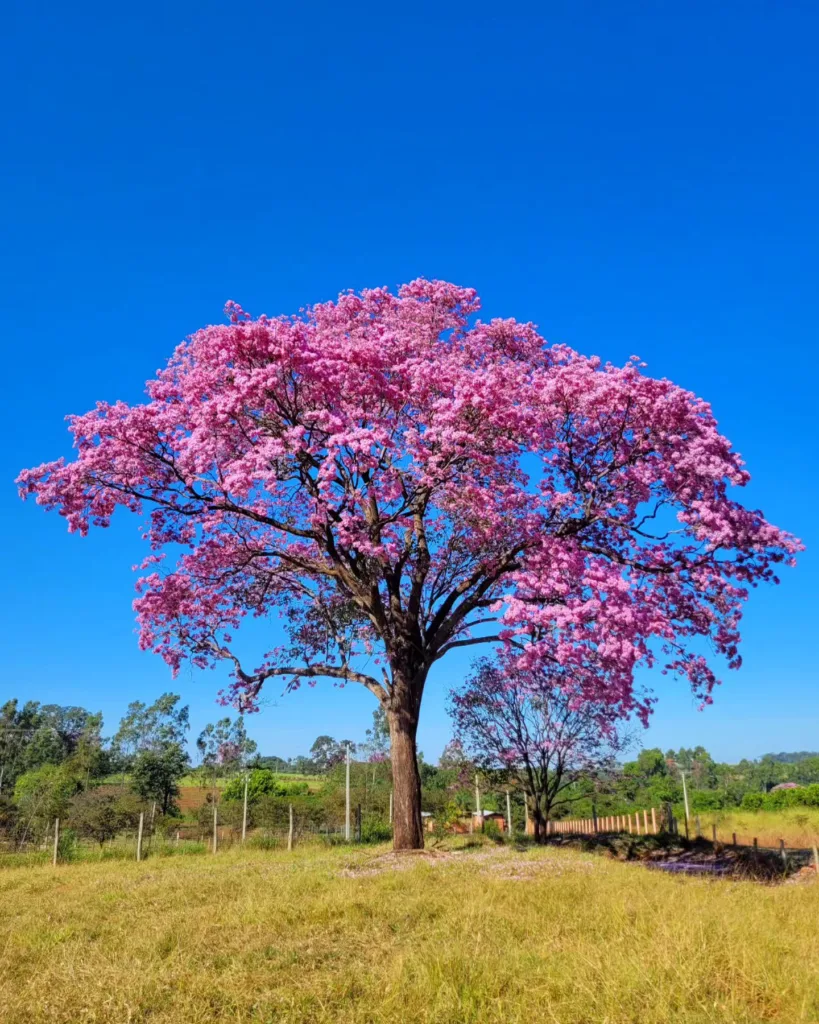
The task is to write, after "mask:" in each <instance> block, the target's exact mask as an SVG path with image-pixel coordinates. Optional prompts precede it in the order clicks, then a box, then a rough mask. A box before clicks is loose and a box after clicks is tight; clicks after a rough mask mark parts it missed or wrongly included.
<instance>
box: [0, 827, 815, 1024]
mask: <svg viewBox="0 0 819 1024" xmlns="http://www.w3.org/2000/svg"><path fill="white" fill-rule="evenodd" d="M818 943H819V886H817V885H815V884H813V885H786V886H780V887H763V886H759V885H756V884H753V883H725V882H707V881H703V880H693V879H685V878H682V879H680V878H670V877H667V876H665V875H660V874H657V873H653V872H650V871H648V870H646V869H645V868H643V867H640V866H637V865H630V864H622V863H616V862H611V861H607V860H605V859H603V858H601V857H599V856H597V857H595V856H591V855H583V854H579V853H576V852H573V851H566V850H563V851H561V850H554V849H552V850H532V851H529V852H518V851H516V850H514V849H513V848H508V847H507V848H502V849H497V848H492V847H485V848H483V849H478V850H477V851H452V850H450V851H449V852H446V851H445V852H444V853H442V854H438V855H437V856H430V855H424V856H415V857H414V856H406V857H404V858H402V859H398V860H396V859H395V858H394V856H393V855H392V854H390V853H388V852H387V851H386V849H384V848H379V849H376V850H373V849H370V850H355V851H351V850H349V849H335V850H332V849H331V850H327V849H318V848H316V849H313V850H310V849H300V850H298V851H296V852H295V853H294V854H290V855H287V854H286V853H262V852H252V851H243V852H241V853H239V852H228V853H225V854H223V855H219V856H216V857H201V856H200V857H195V858H193V857H190V858H189V857H177V858H168V859H161V860H148V861H147V862H145V863H143V864H135V863H122V862H112V863H102V864H73V865H66V866H65V867H60V868H58V869H56V870H54V869H51V868H45V867H40V868H22V869H19V870H16V871H7V872H2V873H0V946H1V947H2V949H3V970H2V972H0V1020H2V1021H3V1024H5V1022H9V1024H11V1022H14V1024H35V1022H36V1024H45V1022H48V1024H75V1022H77V1021H83V1022H84V1024H102V1022H106V1024H107V1022H111V1021H130V1022H132V1024H138V1022H146V1024H147V1022H150V1024H171V1022H173V1024H204V1022H206V1021H207V1022H209V1024H210V1022H213V1021H231V1022H239V1021H242V1022H251V1021H252V1022H259V1024H261V1022H273V1021H275V1022H277V1024H279V1022H292V1024H295V1022H315V1024H319V1022H321V1024H324V1022H327V1024H329V1022H333V1024H365V1022H367V1024H376V1022H378V1024H382V1022H383V1024H399V1022H402V1024H403V1022H424V1024H433V1022H435V1024H446V1022H455V1021H459V1022H475V1024H478V1022H480V1024H494V1022H498V1024H500V1022H504V1024H508V1022H512V1024H517V1022H520V1024H523V1022H526V1024H529V1022H532V1021H559V1022H560V1024H581V1022H603V1021H605V1022H607V1024H625V1022H635V1024H636V1022H639V1024H667V1022H668V1021H675V1022H686V1024H693V1022H706V1021H707V1022H709V1024H715V1022H725V1024H728V1022H730V1024H752V1022H753V1024H758V1022H761V1021H781V1022H783V1024H784V1022H787V1024H795V1022H797V1021H815V1020H817V1019H819V963H818V962H817V960H816V956H815V951H816V948H817V944H818Z"/></svg>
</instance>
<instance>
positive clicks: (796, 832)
mask: <svg viewBox="0 0 819 1024" xmlns="http://www.w3.org/2000/svg"><path fill="white" fill-rule="evenodd" d="M712 823H713V824H716V826H717V837H718V838H719V839H720V840H721V841H723V842H730V841H731V836H732V833H734V832H736V834H737V842H738V843H740V844H742V843H745V844H750V843H751V842H752V841H753V838H754V836H756V837H757V838H758V839H759V844H760V846H771V847H776V846H779V840H780V839H784V840H785V842H786V844H787V845H788V846H795V847H805V848H807V849H810V847H811V846H819V808H813V807H788V808H786V809H785V810H781V811H743V810H736V811H720V812H716V813H711V812H709V813H702V814H700V824H701V825H702V831H703V833H704V835H705V836H706V838H708V839H710V838H711V825H712Z"/></svg>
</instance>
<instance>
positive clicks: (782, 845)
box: [779, 839, 788, 867]
mask: <svg viewBox="0 0 819 1024" xmlns="http://www.w3.org/2000/svg"><path fill="white" fill-rule="evenodd" d="M779 853H780V855H781V856H782V863H783V864H784V865H785V867H787V866H788V855H787V853H785V840H784V839H780V840H779Z"/></svg>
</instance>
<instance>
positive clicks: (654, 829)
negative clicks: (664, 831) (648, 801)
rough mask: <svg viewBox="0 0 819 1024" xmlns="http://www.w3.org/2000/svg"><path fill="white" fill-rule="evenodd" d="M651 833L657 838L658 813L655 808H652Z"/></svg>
mask: <svg viewBox="0 0 819 1024" xmlns="http://www.w3.org/2000/svg"><path fill="white" fill-rule="evenodd" d="M651 831H652V832H653V833H654V835H655V836H656V835H657V812H656V810H655V809H654V808H653V807H652V808H651Z"/></svg>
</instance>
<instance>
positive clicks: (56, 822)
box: [51, 818, 60, 867]
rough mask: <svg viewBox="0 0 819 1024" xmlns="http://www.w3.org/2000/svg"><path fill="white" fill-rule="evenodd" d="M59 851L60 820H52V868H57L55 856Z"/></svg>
mask: <svg viewBox="0 0 819 1024" xmlns="http://www.w3.org/2000/svg"><path fill="white" fill-rule="evenodd" d="M59 850H60V819H59V818H55V819H54V856H53V857H52V860H51V863H52V864H53V865H54V867H56V866H57V854H58V853H59Z"/></svg>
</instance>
